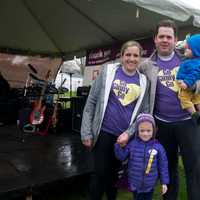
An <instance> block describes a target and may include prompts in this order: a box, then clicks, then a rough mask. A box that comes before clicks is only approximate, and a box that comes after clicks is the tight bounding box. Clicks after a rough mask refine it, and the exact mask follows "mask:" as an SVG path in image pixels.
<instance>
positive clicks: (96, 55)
mask: <svg viewBox="0 0 200 200" xmlns="http://www.w3.org/2000/svg"><path fill="white" fill-rule="evenodd" d="M138 42H139V43H140V45H141V46H142V48H143V57H148V56H150V55H151V53H152V52H153V49H154V42H153V39H152V38H148V39H143V40H138ZM120 49H121V45H113V46H109V47H103V48H96V49H93V50H88V51H87V53H86V66H93V65H101V64H103V63H106V62H109V61H112V60H116V59H117V58H119V57H120Z"/></svg>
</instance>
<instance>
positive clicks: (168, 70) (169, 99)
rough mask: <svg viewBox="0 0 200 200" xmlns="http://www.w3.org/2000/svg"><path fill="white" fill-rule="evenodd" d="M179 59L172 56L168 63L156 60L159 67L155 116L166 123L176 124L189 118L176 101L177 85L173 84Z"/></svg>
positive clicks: (177, 100) (178, 101)
mask: <svg viewBox="0 0 200 200" xmlns="http://www.w3.org/2000/svg"><path fill="white" fill-rule="evenodd" d="M179 64H180V59H179V58H178V57H177V56H176V55H174V56H173V58H172V59H171V60H169V61H162V60H161V59H160V58H158V59H157V65H158V66H159V67H160V70H159V73H158V83H157V88H156V99H155V110H154V113H155V116H156V117H157V118H159V119H161V120H164V121H168V122H176V121H180V120H184V119H187V118H189V117H190V115H189V113H188V112H187V111H185V110H183V109H182V108H181V105H180V100H179V99H178V96H177V95H178V85H177V84H176V82H175V78H176V73H177V71H178V68H179Z"/></svg>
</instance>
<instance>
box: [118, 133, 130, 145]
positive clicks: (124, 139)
mask: <svg viewBox="0 0 200 200" xmlns="http://www.w3.org/2000/svg"><path fill="white" fill-rule="evenodd" d="M128 139H129V137H128V133H126V132H123V133H122V134H121V135H119V137H118V138H117V143H118V144H119V145H120V146H121V147H124V146H126V144H127V143H128Z"/></svg>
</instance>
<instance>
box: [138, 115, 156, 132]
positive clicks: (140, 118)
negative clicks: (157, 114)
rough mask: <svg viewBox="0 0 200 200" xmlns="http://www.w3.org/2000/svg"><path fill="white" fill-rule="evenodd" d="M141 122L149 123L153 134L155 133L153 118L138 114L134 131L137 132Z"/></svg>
mask: <svg viewBox="0 0 200 200" xmlns="http://www.w3.org/2000/svg"><path fill="white" fill-rule="evenodd" d="M142 122H150V123H151V124H152V125H153V130H154V134H155V132H156V123H155V120H154V117H153V116H152V115H151V114H148V113H140V114H139V115H138V116H137V118H136V130H137V131H138V126H139V124H140V123H142Z"/></svg>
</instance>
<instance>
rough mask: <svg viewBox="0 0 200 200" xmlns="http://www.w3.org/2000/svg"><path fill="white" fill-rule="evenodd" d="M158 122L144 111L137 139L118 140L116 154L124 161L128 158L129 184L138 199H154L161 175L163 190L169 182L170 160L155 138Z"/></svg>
mask: <svg viewBox="0 0 200 200" xmlns="http://www.w3.org/2000/svg"><path fill="white" fill-rule="evenodd" d="M155 135H156V124H155V120H154V118H153V116H152V115H150V114H145V113H141V114H139V115H138V117H137V119H136V134H135V137H134V139H132V140H130V141H129V143H128V144H127V145H126V146H124V145H120V144H118V143H116V144H115V155H116V157H117V159H119V160H120V161H125V160H127V159H128V169H127V174H128V184H129V188H130V190H131V191H132V192H133V196H134V200H152V197H153V191H154V187H155V185H156V182H157V180H158V178H159V179H160V182H161V193H162V194H165V193H166V192H167V184H169V174H168V162H167V156H166V153H165V150H164V148H163V146H162V145H161V144H160V143H159V142H158V141H157V140H156V139H155Z"/></svg>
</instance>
